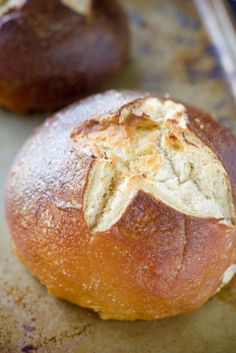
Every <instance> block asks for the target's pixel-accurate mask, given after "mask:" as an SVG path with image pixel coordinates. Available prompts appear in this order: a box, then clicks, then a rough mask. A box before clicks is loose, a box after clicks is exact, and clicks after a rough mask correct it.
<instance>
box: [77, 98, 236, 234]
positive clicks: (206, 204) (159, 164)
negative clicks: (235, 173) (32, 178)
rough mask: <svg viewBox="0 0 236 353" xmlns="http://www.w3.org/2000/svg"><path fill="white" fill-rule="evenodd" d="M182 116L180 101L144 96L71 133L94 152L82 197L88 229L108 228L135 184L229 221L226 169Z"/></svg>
mask: <svg viewBox="0 0 236 353" xmlns="http://www.w3.org/2000/svg"><path fill="white" fill-rule="evenodd" d="M187 122H188V118H187V114H186V109H185V107H184V106H183V105H182V104H178V103H175V102H172V101H170V100H166V101H162V100H160V99H158V98H152V97H148V98H144V99H139V100H138V101H135V102H133V103H131V104H128V105H126V106H124V107H122V108H121V110H120V111H119V112H118V113H117V114H112V115H111V116H101V117H97V118H94V119H93V123H92V124H87V125H86V124H84V125H83V126H82V127H81V129H80V132H79V133H78V134H77V135H76V137H75V138H76V140H77V141H79V144H80V146H81V148H82V149H84V150H85V151H86V153H90V154H93V155H94V156H95V158H96V163H94V167H93V169H92V170H91V173H90V177H89V182H88V185H87V189H86V192H85V197H84V214H85V219H86V221H87V223H88V225H89V227H90V229H91V230H93V231H101V230H106V229H109V228H110V227H111V225H112V224H114V223H115V222H116V221H117V220H118V219H119V218H120V216H121V215H122V213H123V212H124V211H125V209H126V207H127V206H128V204H129V203H130V201H131V200H132V199H133V198H134V197H135V195H136V194H137V192H138V190H143V191H145V192H147V193H149V194H151V195H152V196H154V197H155V198H156V199H157V200H160V201H162V202H163V203H165V204H167V205H169V206H171V207H172V208H174V209H176V210H178V211H180V212H183V213H185V214H188V215H192V216H196V217H212V218H216V219H220V220H221V221H222V220H223V221H224V222H225V223H228V224H230V222H231V220H232V217H233V214H232V212H233V211H232V195H231V192H230V189H229V186H228V183H227V175H226V171H225V169H224V167H223V165H222V163H221V162H220V161H219V159H218V157H217V156H216V155H215V154H214V152H213V151H212V150H211V149H210V148H209V147H208V146H206V145H204V144H203V143H202V142H201V141H200V139H199V138H198V137H197V136H196V135H195V134H194V133H193V132H191V131H190V130H189V129H188V128H187ZM105 166H106V167H105Z"/></svg>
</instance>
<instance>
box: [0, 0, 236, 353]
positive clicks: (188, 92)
mask: <svg viewBox="0 0 236 353" xmlns="http://www.w3.org/2000/svg"><path fill="white" fill-rule="evenodd" d="M123 4H124V7H125V8H126V10H127V13H128V15H129V19H130V24H131V29H132V37H133V38H132V48H131V56H130V60H129V63H128V64H127V66H126V68H125V70H124V71H123V72H122V73H121V74H120V75H119V77H118V78H117V79H116V80H114V81H113V82H112V83H110V84H109V86H108V87H109V88H110V87H114V88H121V87H129V88H142V89H147V90H157V91H159V92H161V93H166V92H168V93H170V94H171V95H172V96H174V97H176V98H180V99H182V100H185V101H188V102H190V103H193V104H195V105H198V106H200V107H202V108H205V109H207V110H209V111H211V112H213V113H214V114H215V117H216V118H217V119H218V120H219V121H221V122H222V123H223V124H225V125H226V126H228V127H229V128H230V129H231V130H232V131H233V132H234V133H235V134H236V111H235V106H234V104H233V101H232V98H231V96H230V92H229V90H228V88H227V86H226V84H225V81H224V76H223V73H222V71H221V68H220V66H219V64H218V62H217V60H216V57H215V53H214V48H213V47H212V44H211V43H210V42H209V40H208V38H207V36H206V33H205V30H204V28H203V27H202V24H201V21H200V19H199V17H198V14H197V12H196V10H195V8H194V5H193V3H192V1H182V0H179V1H177V0H155V1H154V0H145V1H143V0H123ZM43 118H44V117H42V116H30V117H24V116H15V115H12V114H10V113H7V112H6V111H3V110H0V199H1V201H0V353H18V352H37V353H85V352H86V353H126V352H127V353H206V352H210V353H234V352H236V281H234V282H233V283H232V284H231V285H230V286H228V287H227V288H226V289H225V290H223V291H222V292H221V293H220V294H218V295H217V296H215V297H214V298H213V299H211V300H210V301H209V302H208V303H206V304H205V305H204V306H203V307H202V308H201V309H199V310H196V311H195V312H192V313H190V314H186V315H180V316H178V317H175V318H169V319H164V320H159V321H152V322H142V321H137V322H116V321H102V320H100V319H99V318H98V317H97V316H96V315H95V314H93V313H91V312H89V311H87V310H84V309H81V308H79V307H77V306H74V305H71V304H69V303H66V302H64V301H61V300H58V299H56V298H54V297H51V296H49V295H48V294H47V293H46V290H45V288H44V287H43V286H41V285H40V284H39V283H38V281H37V280H36V279H34V278H33V277H32V276H31V275H30V274H29V273H28V272H27V271H26V270H25V269H24V268H23V266H22V265H21V264H20V263H19V262H18V261H17V260H16V258H15V257H14V256H13V254H12V250H11V245H10V241H9V237H8V231H7V228H6V224H5V220H4V214H3V188H4V183H5V178H6V175H7V171H8V169H9V166H10V164H11V163H12V160H13V158H14V156H15V154H16V152H17V150H18V149H19V147H20V146H21V145H22V144H23V142H24V141H25V139H26V138H27V137H28V136H29V135H30V133H31V132H32V130H33V129H34V128H35V127H36V126H37V125H38V124H39V123H40V122H41V121H43Z"/></svg>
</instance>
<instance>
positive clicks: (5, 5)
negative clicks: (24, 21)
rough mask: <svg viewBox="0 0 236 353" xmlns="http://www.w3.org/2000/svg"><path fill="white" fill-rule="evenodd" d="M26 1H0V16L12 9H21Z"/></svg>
mask: <svg viewBox="0 0 236 353" xmlns="http://www.w3.org/2000/svg"><path fill="white" fill-rule="evenodd" d="M25 2H26V0H0V16H2V15H4V14H5V13H6V12H7V11H8V10H10V9H12V8H19V7H21V6H22V5H23V4H24V3H25Z"/></svg>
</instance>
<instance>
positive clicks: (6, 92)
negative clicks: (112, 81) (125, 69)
mask: <svg viewBox="0 0 236 353" xmlns="http://www.w3.org/2000/svg"><path fill="white" fill-rule="evenodd" d="M128 44H129V30H128V24H127V20H126V17H125V15H124V13H123V11H122V9H121V7H120V6H119V5H118V4H117V1H116V0H112V1H109V0H50V1H49V0H0V105H2V106H4V107H6V108H8V109H10V110H12V111H15V112H20V113H21V112H32V111H43V110H51V109H54V108H58V107H61V106H63V105H65V104H67V103H69V102H72V101H74V100H75V99H76V98H78V97H81V96H84V95H86V94H88V93H89V92H91V91H95V90H96V89H97V88H98V87H99V86H101V84H103V83H104V82H105V81H106V80H107V79H109V78H111V77H112V76H113V75H114V74H116V73H117V72H118V70H119V69H120V68H121V67H122V65H123V64H124V62H125V60H126V58H127V55H128V46H129V45H128Z"/></svg>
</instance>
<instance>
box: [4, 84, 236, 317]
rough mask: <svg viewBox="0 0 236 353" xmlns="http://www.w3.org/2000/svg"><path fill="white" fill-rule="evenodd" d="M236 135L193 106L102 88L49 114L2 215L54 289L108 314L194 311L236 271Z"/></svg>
mask: <svg viewBox="0 0 236 353" xmlns="http://www.w3.org/2000/svg"><path fill="white" fill-rule="evenodd" d="M235 155H236V139H235V138H234V137H233V136H232V135H231V134H230V133H229V132H228V131H227V130H225V128H224V127H222V126H220V125H219V124H218V123H217V122H216V121H214V120H213V119H212V117H211V116H210V115H208V114H206V113H204V112H202V111H201V110H199V109H197V108H193V107H191V106H188V105H183V104H181V103H178V102H175V101H173V100H170V99H164V98H160V97H158V96H156V95H155V94H147V93H142V92H133V91H108V92H105V93H103V94H99V95H94V96H90V97H88V98H87V99H84V100H82V101H81V102H79V103H76V104H74V105H72V106H71V107H69V108H67V109H65V110H63V111H61V112H59V113H57V114H56V115H55V116H54V117H52V118H51V119H49V120H47V121H46V122H45V123H44V124H43V126H42V127H41V128H39V129H38V130H37V131H36V132H35V134H34V135H33V136H32V137H31V138H30V139H29V140H28V142H26V144H25V145H24V147H23V149H22V150H21V152H20V153H19V155H18V157H17V159H16V161H15V164H14V166H13V168H12V171H11V174H10V178H9V182H8V187H7V192H6V214H7V220H8V224H9V228H10V232H11V236H12V239H13V243H14V248H15V252H16V254H17V256H18V257H19V258H20V260H21V261H22V262H23V263H24V264H25V265H26V266H27V267H28V268H29V269H30V271H31V272H32V273H33V274H34V275H35V276H36V277H37V278H39V280H40V281H41V282H42V283H43V284H44V285H46V286H47V289H48V291H49V293H52V294H53V295H56V296H58V297H60V298H64V299H67V300H68V301H71V302H72V303H76V304H79V305H81V306H83V307H86V308H90V309H93V310H95V311H96V312H98V313H99V315H100V316H101V317H102V318H104V319H107V318H109V319H110V318H111V319H122V320H134V319H156V318H162V317H166V316H170V315H176V314H179V313H183V312H187V311H190V310H193V309H195V308H197V307H199V306H200V305H202V304H203V303H204V302H206V301H207V300H208V299H209V298H210V297H211V296H213V295H214V294H215V293H216V292H217V291H219V290H220V288H221V287H223V286H224V285H225V284H226V283H228V282H229V281H230V279H231V278H232V277H233V275H234V273H235V272H236V228H235V202H236V164H235Z"/></svg>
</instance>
